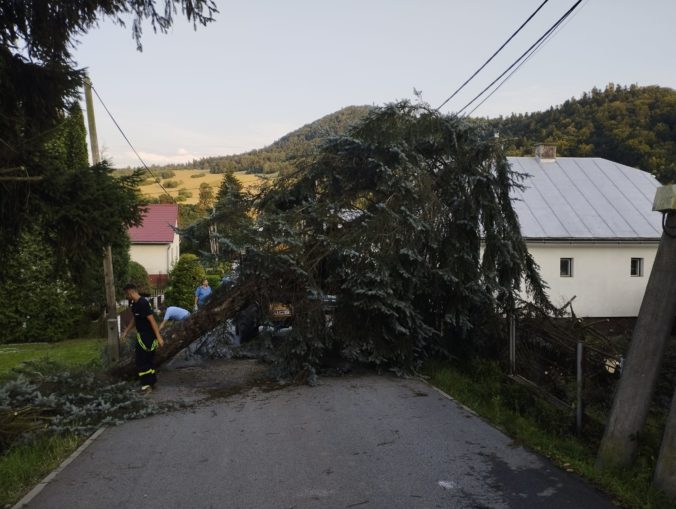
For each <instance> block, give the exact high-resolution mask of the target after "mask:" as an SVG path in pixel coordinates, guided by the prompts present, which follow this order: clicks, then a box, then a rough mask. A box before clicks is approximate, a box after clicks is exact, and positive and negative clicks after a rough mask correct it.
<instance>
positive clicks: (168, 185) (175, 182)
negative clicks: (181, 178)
mask: <svg viewBox="0 0 676 509" xmlns="http://www.w3.org/2000/svg"><path fill="white" fill-rule="evenodd" d="M178 184H179V182H178V180H167V181H166V182H165V183H164V184H162V185H163V186H164V187H166V188H169V189H171V188H174V187H178Z"/></svg>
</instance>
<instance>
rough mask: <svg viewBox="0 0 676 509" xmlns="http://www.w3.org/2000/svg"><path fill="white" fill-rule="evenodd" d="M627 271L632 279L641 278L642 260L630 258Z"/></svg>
mask: <svg viewBox="0 0 676 509" xmlns="http://www.w3.org/2000/svg"><path fill="white" fill-rule="evenodd" d="M629 271H630V274H631V275H632V276H633V277H643V258H632V259H631V268H630V269H629Z"/></svg>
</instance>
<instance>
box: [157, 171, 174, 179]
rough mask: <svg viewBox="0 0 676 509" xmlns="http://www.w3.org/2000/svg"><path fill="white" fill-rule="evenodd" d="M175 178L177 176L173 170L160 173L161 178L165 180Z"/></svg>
mask: <svg viewBox="0 0 676 509" xmlns="http://www.w3.org/2000/svg"><path fill="white" fill-rule="evenodd" d="M175 176H176V173H174V172H173V171H171V170H165V171H163V172H161V173H160V177H162V178H163V179H170V178H171V177H175Z"/></svg>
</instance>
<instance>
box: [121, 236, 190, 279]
mask: <svg viewBox="0 0 676 509" xmlns="http://www.w3.org/2000/svg"><path fill="white" fill-rule="evenodd" d="M179 255H180V252H179V237H178V235H174V241H173V242H172V243H171V244H132V245H131V249H130V250H129V256H130V258H131V259H132V260H133V261H135V262H137V263H140V264H141V265H143V267H144V268H145V269H146V271H147V272H148V274H169V271H171V269H173V268H174V265H176V262H177V261H178V257H179Z"/></svg>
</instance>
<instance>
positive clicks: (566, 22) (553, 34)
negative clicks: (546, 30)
mask: <svg viewBox="0 0 676 509" xmlns="http://www.w3.org/2000/svg"><path fill="white" fill-rule="evenodd" d="M583 2H585V3H586V2H587V0H583ZM582 7H584V5H583V6H582ZM578 12H579V11H577V12H575V14H574V15H573V16H572V17H569V18H567V19H566V20H565V22H564V23H562V24H560V25H559V26H558V27H557V28H556V29H555V30H554V31H553V32H551V33H550V34H549V35H548V36H547V37H545V38H544V39H543V40H542V41H541V42H540V43H539V44H538V45H537V46H536V47H535V48H534V49H533V51H531V53H530V54H529V55H528V56H527V57H526V58H525V59H524V60H522V61H521V63H520V64H519V65H518V66H517V67H516V68H515V69H514V70H513V71H512V72H510V73H509V74H508V75H507V77H506V78H505V79H504V80H502V81H501V82H500V83H498V86H497V87H495V88H494V89H493V90H492V91H491V93H490V94H488V95H487V96H486V97H484V98H483V99H482V101H481V102H480V103H479V104H477V105H476V106H475V107H474V108H472V111H470V112H469V113H467V114H466V115H465V116H468V117H469V116H470V115H471V114H472V113H474V112H475V111H476V110H477V109H479V108H480V107H481V105H482V104H483V103H485V102H486V101H487V100H488V99H490V98H491V97H492V95H493V94H494V93H495V92H497V91H498V90H499V89H500V87H502V85H504V84H505V83H506V82H507V81H508V80H509V79H510V78H511V77H512V76H513V75H514V74H515V73H516V72H517V71H518V70H519V69H520V68H521V66H522V65H523V64H525V63H526V62H528V60H530V59H531V57H532V56H533V55H535V54H536V53H537V52H538V51H539V50H540V48H542V46H544V45H545V44H546V43H547V42H548V41H549V40H550V39H552V38H554V37H555V36H556V34H558V33H559V31H560V30H561V29H562V28H563V27H564V26H566V25H567V24H568V22H570V20H572V19H573V18H574V17H575V16H576V15H577V13H578Z"/></svg>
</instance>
